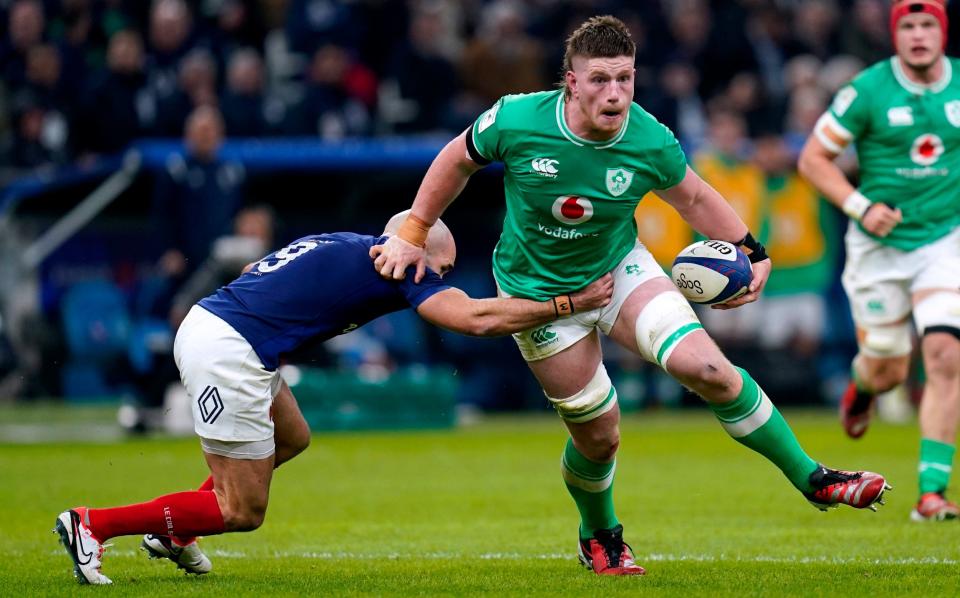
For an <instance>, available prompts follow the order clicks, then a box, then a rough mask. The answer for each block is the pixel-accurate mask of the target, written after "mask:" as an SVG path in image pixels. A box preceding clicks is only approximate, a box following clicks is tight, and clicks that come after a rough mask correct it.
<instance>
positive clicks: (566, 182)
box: [467, 90, 687, 300]
mask: <svg viewBox="0 0 960 598" xmlns="http://www.w3.org/2000/svg"><path fill="white" fill-rule="evenodd" d="M563 107H564V97H563V91H562V90H557V91H549V92H540V93H531V94H523V95H508V96H504V97H503V98H501V99H500V100H499V101H498V102H497V103H496V104H495V105H494V106H493V107H492V108H490V109H489V110H487V111H486V112H484V113H483V114H482V115H480V117H479V118H478V119H477V120H476V122H475V123H474V125H473V129H472V132H471V137H470V139H469V140H468V142H467V147H468V148H469V149H470V151H471V155H472V156H473V158H474V159H475V160H478V161H479V162H481V163H486V162H488V161H499V162H503V165H504V175H503V179H504V181H503V182H504V193H505V196H506V203H507V212H506V217H505V218H504V221H503V232H502V233H501V235H500V240H499V242H498V243H497V246H496V248H495V249H494V252H493V272H494V276H495V277H496V279H497V282H498V283H499V284H500V286H501V288H503V290H505V291H506V292H507V293H509V294H511V295H515V296H518V297H529V298H531V299H538V300H545V299H548V298H549V297H552V296H555V295H558V294H563V293H569V292H572V291H575V290H577V289H580V288H582V287H584V286H586V285H587V284H589V283H590V282H591V281H593V280H595V279H596V278H597V277H599V276H601V275H603V274H605V273H606V272H609V271H610V270H612V269H613V268H614V267H615V266H616V265H617V264H618V263H619V262H620V260H622V259H623V258H624V256H625V255H626V254H627V253H628V252H629V251H630V250H631V249H632V248H633V246H634V243H635V242H636V238H637V225H636V223H635V222H634V219H633V214H634V210H635V209H636V207H637V204H638V203H639V202H640V199H641V198H643V196H644V195H645V194H646V193H647V192H648V191H650V190H652V189H667V188H670V187H673V186H674V185H676V184H678V183H679V182H680V181H681V180H683V177H684V175H685V173H686V166H687V161H686V158H685V156H684V154H683V150H681V149H680V144H679V143H677V140H676V138H675V137H674V135H673V133H671V132H670V130H669V129H668V128H667V127H665V126H663V125H662V124H660V123H659V122H657V120H656V119H655V118H653V117H652V116H651V115H650V114H648V113H647V112H646V111H644V110H643V109H642V108H640V106H638V105H636V104H632V105H631V107H630V110H629V112H628V115H627V118H626V119H624V123H623V126H622V127H621V128H620V131H619V133H617V135H616V136H615V137H613V138H612V139H609V140H607V141H590V140H587V139H581V138H580V137H577V136H576V135H574V134H573V132H571V131H570V129H569V128H568V127H567V124H566V121H565V120H564V118H563Z"/></svg>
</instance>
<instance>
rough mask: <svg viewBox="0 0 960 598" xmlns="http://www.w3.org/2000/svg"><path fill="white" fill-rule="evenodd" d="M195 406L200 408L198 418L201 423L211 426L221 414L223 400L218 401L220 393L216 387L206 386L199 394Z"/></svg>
mask: <svg viewBox="0 0 960 598" xmlns="http://www.w3.org/2000/svg"><path fill="white" fill-rule="evenodd" d="M197 406H198V407H199V408H200V418H201V419H203V423H205V424H212V423H213V422H215V421H217V418H218V417H220V414H221V413H223V400H222V399H220V391H218V390H217V387H216V386H208V387H206V388H204V389H203V392H202V393H200V398H199V399H197Z"/></svg>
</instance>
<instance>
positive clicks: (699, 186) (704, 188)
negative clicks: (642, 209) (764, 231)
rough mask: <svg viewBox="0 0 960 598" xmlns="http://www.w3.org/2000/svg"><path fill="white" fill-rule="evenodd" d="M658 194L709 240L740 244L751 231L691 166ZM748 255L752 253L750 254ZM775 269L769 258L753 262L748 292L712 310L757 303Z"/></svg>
mask: <svg viewBox="0 0 960 598" xmlns="http://www.w3.org/2000/svg"><path fill="white" fill-rule="evenodd" d="M656 194H657V195H658V196H659V197H660V198H662V199H663V200H664V201H665V202H667V203H668V204H670V205H671V206H673V208H674V209H675V210H676V211H677V212H679V214H680V216H681V217H682V218H683V219H684V220H686V221H687V224H689V225H690V226H692V227H693V228H694V230H696V231H697V232H698V233H700V234H701V235H703V236H705V237H707V238H708V239H719V240H721V241H730V242H731V243H737V242H739V241H741V240H742V239H744V238H745V237H746V236H747V233H748V232H750V231H749V230H748V229H747V225H746V224H744V223H743V220H742V219H741V218H740V216H739V215H737V213H736V212H735V211H734V209H733V207H732V206H731V205H730V204H729V203H728V202H727V200H725V199H724V198H723V196H722V195H720V193H718V192H717V190H716V189H714V188H713V187H711V186H710V185H708V184H707V183H706V181H704V180H703V179H701V178H700V176H699V175H697V173H695V172H694V171H693V170H692V169H691V168H690V167H689V166H688V167H687V174H686V176H684V177H683V180H682V181H680V183H679V184H677V185H675V186H673V187H671V188H669V189H666V190H663V191H656ZM747 253H748V254H749V251H747ZM772 267H773V266H772V264H771V263H770V259H769V258H767V259H764V260H761V261H759V262H756V263H754V264H753V281H751V283H750V287H749V290H748V292H747V293H746V294H745V295H743V296H741V297H738V298H736V299H734V300H732V301H728V302H726V303H724V304H722V305H715V306H713V307H715V308H717V309H730V308H732V307H739V306H741V305H744V304H746V303H752V302H753V301H756V300H757V299H758V298H759V297H760V292H761V291H763V287H764V285H766V284H767V278H769V276H770V270H771V269H772Z"/></svg>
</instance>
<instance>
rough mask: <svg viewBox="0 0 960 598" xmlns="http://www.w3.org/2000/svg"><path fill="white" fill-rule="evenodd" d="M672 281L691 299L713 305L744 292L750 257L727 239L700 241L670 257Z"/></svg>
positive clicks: (746, 284)
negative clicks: (674, 257)
mask: <svg viewBox="0 0 960 598" xmlns="http://www.w3.org/2000/svg"><path fill="white" fill-rule="evenodd" d="M672 274H673V283H674V284H675V285H677V288H678V289H679V290H680V293H682V294H683V296H684V297H686V298H687V300H688V301H690V302H691V303H700V304H702V305H714V304H717V303H725V302H727V301H730V300H731V299H736V298H737V297H739V296H740V295H743V294H744V293H746V292H747V289H748V287H749V286H750V281H752V280H753V267H752V266H751V265H750V258H748V257H747V255H746V254H745V253H743V252H742V251H741V250H740V248H739V247H737V246H736V245H734V244H733V243H728V242H727V241H715V240H710V239H708V240H706V241H699V242H697V243H694V244H693V245H690V246H688V247H686V248H684V250H683V251H681V252H680V253H679V255H677V258H676V259H675V260H673V270H672Z"/></svg>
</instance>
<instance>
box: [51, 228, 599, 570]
mask: <svg viewBox="0 0 960 598" xmlns="http://www.w3.org/2000/svg"><path fill="white" fill-rule="evenodd" d="M406 215H407V214H406V213H405V212H401V213H400V214H398V215H396V216H394V218H393V219H391V221H390V222H389V223H388V224H387V227H386V230H385V231H384V235H390V234H393V233H394V232H395V231H396V229H397V228H398V226H399V224H400V223H401V222H402V221H403V220H404V219H405V217H406ZM386 238H387V236H381V237H372V236H368V235H357V234H354V233H332V234H324V235H313V236H309V237H304V238H302V239H299V240H297V241H295V242H293V243H291V244H290V245H288V246H287V247H284V248H283V249H281V250H279V251H277V252H275V253H272V254H270V255H268V256H267V257H265V258H263V259H262V260H260V261H259V262H256V263H254V264H251V265H250V266H248V268H247V269H246V271H245V273H244V274H243V275H241V276H240V277H239V278H237V279H236V280H235V281H233V282H232V283H230V284H229V285H227V286H225V287H223V288H221V289H219V290H218V291H217V292H216V293H214V294H213V295H211V296H209V297H207V298H205V299H203V300H201V301H200V302H199V303H198V304H197V305H195V306H194V307H193V308H192V309H191V311H190V312H189V313H188V314H187V317H186V318H185V319H184V321H183V324H181V326H180V329H179V330H178V332H177V337H176V341H175V343H174V357H175V358H176V361H177V367H178V368H179V369H180V375H181V378H182V380H183V384H184V386H186V388H187V392H188V394H189V395H190V397H191V398H192V405H193V419H194V423H195V429H196V432H197V434H198V435H199V436H200V441H201V445H202V447H203V451H204V457H205V458H206V461H207V465H208V466H209V467H210V472H211V474H212V475H211V476H210V478H208V479H207V481H206V482H205V483H204V484H203V485H202V486H201V487H200V489H199V490H196V491H190V492H178V493H175V494H168V495H165V496H160V497H158V498H155V499H153V500H152V501H149V502H145V503H141V504H134V505H127V506H123V507H115V508H108V509H93V508H87V507H76V508H73V509H69V510H67V511H64V512H63V513H61V514H60V515H59V517H57V521H56V531H57V532H58V533H59V534H60V537H61V540H62V542H63V544H64V546H65V548H66V550H67V554H69V555H70V558H71V559H72V560H73V563H74V574H75V575H76V577H77V579H78V580H79V581H80V582H81V583H90V584H109V583H111V582H110V579H109V578H107V577H106V576H105V575H103V573H102V572H101V557H102V555H103V548H104V543H105V542H106V541H107V540H109V539H110V538H113V537H115V536H126V535H131V534H146V536H145V537H144V540H143V548H144V549H146V550H147V551H148V553H149V554H150V555H152V556H154V557H166V558H169V559H170V560H172V561H173V562H174V563H176V564H177V566H178V567H180V568H182V569H185V570H186V571H187V572H190V573H197V574H202V573H207V572H208V571H210V569H211V564H210V560H209V559H208V558H207V557H206V556H205V555H204V554H203V552H201V551H200V548H199V546H198V545H197V542H196V536H208V535H213V534H220V533H224V532H239V531H249V530H253V529H256V528H258V527H259V526H260V525H261V523H263V519H264V515H265V513H266V510H267V495H268V491H269V488H270V480H271V476H272V472H273V469H274V468H275V467H277V466H279V465H280V464H281V463H284V462H286V461H289V460H290V459H292V458H293V457H295V456H296V455H297V454H299V453H300V452H302V451H303V450H304V449H306V448H307V445H308V444H309V443H310V430H309V428H308V427H307V423H306V421H305V420H304V418H303V415H302V414H301V413H300V409H299V408H298V407H297V403H296V400H295V399H294V397H293V395H292V394H291V392H290V389H289V388H288V387H287V385H286V383H285V382H284V381H283V379H281V378H280V375H279V373H278V372H277V367H278V365H279V362H280V359H281V357H282V356H283V355H284V354H285V353H288V352H290V351H292V350H294V349H295V348H297V347H299V346H301V345H302V344H304V343H306V342H308V341H310V342H315V341H322V340H326V339H329V338H332V337H334V336H337V335H339V334H343V333H345V332H348V331H350V330H353V329H354V328H357V327H358V326H362V325H363V324H365V323H367V322H369V321H370V320H373V319H374V318H377V317H379V316H382V315H384V314H387V313H390V312H394V311H398V310H401V309H404V308H406V307H413V308H414V309H416V310H417V313H418V314H420V316H422V317H423V318H424V319H426V320H427V321H429V322H431V323H433V324H436V325H437V326H442V327H443V328H447V329H449V330H452V331H455V332H460V333H462V334H469V335H475V336H500V335H504V334H509V333H511V332H516V331H518V330H523V329H526V328H529V327H531V326H537V325H540V324H544V323H547V322H550V321H553V320H554V319H556V318H557V317H558V315H559V314H560V313H568V312H569V313H573V312H575V311H580V310H583V311H590V310H593V309H595V308H599V307H602V306H603V305H606V304H607V303H608V302H609V301H610V298H611V295H612V292H613V282H612V278H611V276H610V275H609V274H601V276H599V277H598V280H596V281H595V282H593V283H592V284H590V285H583V287H584V288H583V290H582V291H579V292H574V293H564V294H563V295H562V296H559V297H550V298H548V299H547V300H544V301H531V300H528V299H503V298H501V299H472V298H470V297H468V296H467V295H466V294H465V293H464V292H463V291H461V290H459V289H456V288H453V287H450V286H448V285H446V284H444V283H443V282H442V280H441V278H442V277H443V275H444V274H445V273H447V272H449V271H450V269H451V268H452V267H453V262H454V259H455V258H456V247H455V245H454V241H453V237H452V235H451V234H450V231H449V230H448V229H447V228H446V226H444V225H443V224H442V223H440V225H438V226H435V227H433V229H431V231H430V234H429V236H428V238H427V239H426V260H425V261H426V266H427V267H428V268H429V269H430V270H429V271H428V272H427V274H426V276H425V277H424V278H423V280H422V281H421V282H420V283H417V284H415V283H414V282H413V280H412V277H411V279H410V280H406V281H402V282H393V281H387V280H384V279H383V278H381V277H380V276H378V275H377V273H376V272H375V271H374V270H373V269H372V268H371V267H370V258H369V256H368V253H369V250H370V248H371V247H373V246H376V245H379V244H381V243H383V242H384V241H385V240H386Z"/></svg>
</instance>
